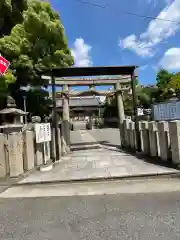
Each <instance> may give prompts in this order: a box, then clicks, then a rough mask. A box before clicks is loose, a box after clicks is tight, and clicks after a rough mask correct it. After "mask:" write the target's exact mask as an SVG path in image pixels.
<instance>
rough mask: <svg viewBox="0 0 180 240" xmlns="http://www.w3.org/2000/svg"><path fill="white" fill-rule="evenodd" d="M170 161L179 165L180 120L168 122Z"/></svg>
mask: <svg viewBox="0 0 180 240" xmlns="http://www.w3.org/2000/svg"><path fill="white" fill-rule="evenodd" d="M169 136H170V143H171V151H172V162H173V163H174V164H176V165H180V121H171V122H169Z"/></svg>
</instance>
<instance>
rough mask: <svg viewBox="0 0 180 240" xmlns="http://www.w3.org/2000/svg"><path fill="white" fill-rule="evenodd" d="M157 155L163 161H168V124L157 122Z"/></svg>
mask: <svg viewBox="0 0 180 240" xmlns="http://www.w3.org/2000/svg"><path fill="white" fill-rule="evenodd" d="M157 126H158V136H159V154H160V158H161V159H162V160H164V161H167V160H168V159H169V152H170V151H169V150H170V139H169V127H168V122H165V121H162V122H158V125H157Z"/></svg>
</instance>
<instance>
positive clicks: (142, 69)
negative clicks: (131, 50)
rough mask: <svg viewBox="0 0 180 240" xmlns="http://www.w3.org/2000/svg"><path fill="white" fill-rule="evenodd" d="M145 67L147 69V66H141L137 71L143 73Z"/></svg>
mask: <svg viewBox="0 0 180 240" xmlns="http://www.w3.org/2000/svg"><path fill="white" fill-rule="evenodd" d="M147 67H148V65H144V66H141V67H139V70H141V71H144V70H145V69H146V68H147Z"/></svg>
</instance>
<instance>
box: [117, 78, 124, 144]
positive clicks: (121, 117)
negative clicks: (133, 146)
mask: <svg viewBox="0 0 180 240" xmlns="http://www.w3.org/2000/svg"><path fill="white" fill-rule="evenodd" d="M115 88H116V97H117V109H118V116H119V124H118V125H119V131H120V145H121V146H123V142H124V138H125V137H124V131H123V127H122V124H123V121H124V120H125V114H124V104H123V98H122V92H121V91H120V89H121V86H120V82H119V81H117V83H116V86H115Z"/></svg>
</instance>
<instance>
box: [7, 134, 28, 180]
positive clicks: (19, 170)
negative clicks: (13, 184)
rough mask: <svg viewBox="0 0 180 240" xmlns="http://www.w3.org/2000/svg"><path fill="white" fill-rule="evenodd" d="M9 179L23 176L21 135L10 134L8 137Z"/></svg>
mask: <svg viewBox="0 0 180 240" xmlns="http://www.w3.org/2000/svg"><path fill="white" fill-rule="evenodd" d="M8 146H9V148H8V149H9V168H10V177H18V176H19V175H21V174H23V172H24V170H23V137H22V133H10V134H9V136H8Z"/></svg>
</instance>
